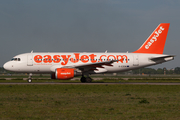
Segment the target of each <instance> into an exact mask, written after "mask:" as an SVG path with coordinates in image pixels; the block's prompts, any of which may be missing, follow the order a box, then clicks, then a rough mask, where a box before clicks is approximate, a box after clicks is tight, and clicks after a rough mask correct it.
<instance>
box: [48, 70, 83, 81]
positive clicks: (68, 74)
mask: <svg viewBox="0 0 180 120" xmlns="http://www.w3.org/2000/svg"><path fill="white" fill-rule="evenodd" d="M81 75H82V73H81V72H77V71H76V70H75V69H73V68H57V69H56V71H55V73H52V74H51V79H59V80H67V79H72V78H74V77H75V76H81Z"/></svg>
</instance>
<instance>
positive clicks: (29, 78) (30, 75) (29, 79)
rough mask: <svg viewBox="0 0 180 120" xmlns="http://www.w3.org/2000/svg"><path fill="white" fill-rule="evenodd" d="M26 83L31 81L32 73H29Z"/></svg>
mask: <svg viewBox="0 0 180 120" xmlns="http://www.w3.org/2000/svg"><path fill="white" fill-rule="evenodd" d="M27 81H28V83H31V82H32V73H29V77H28V80H27Z"/></svg>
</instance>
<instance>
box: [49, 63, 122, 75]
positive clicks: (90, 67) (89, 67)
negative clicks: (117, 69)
mask: <svg viewBox="0 0 180 120" xmlns="http://www.w3.org/2000/svg"><path fill="white" fill-rule="evenodd" d="M117 61H119V60H110V61H103V62H96V63H82V64H77V65H71V66H64V67H60V66H59V65H55V66H53V67H51V71H52V72H55V69H56V68H76V69H79V70H81V71H82V72H87V71H94V70H97V71H99V72H106V69H104V66H113V65H112V63H114V62H117ZM96 73H98V72H96Z"/></svg>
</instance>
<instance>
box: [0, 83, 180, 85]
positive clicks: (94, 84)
mask: <svg viewBox="0 0 180 120" xmlns="http://www.w3.org/2000/svg"><path fill="white" fill-rule="evenodd" d="M0 85H180V83H120V82H119V83H55V82H54V83H53V82H45V83H0Z"/></svg>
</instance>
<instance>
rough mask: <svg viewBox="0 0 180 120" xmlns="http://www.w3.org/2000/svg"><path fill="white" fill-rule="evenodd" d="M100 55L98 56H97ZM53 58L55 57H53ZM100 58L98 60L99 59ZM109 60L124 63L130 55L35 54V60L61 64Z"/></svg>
mask: <svg viewBox="0 0 180 120" xmlns="http://www.w3.org/2000/svg"><path fill="white" fill-rule="evenodd" d="M96 57H98V58H99V60H98V58H96ZM52 58H53V59H52ZM97 60H98V61H97ZM109 60H118V61H117V63H118V62H119V61H120V62H121V63H123V62H124V61H125V62H126V63H128V57H127V55H100V56H97V55H96V54H90V55H80V53H74V56H71V55H53V56H51V55H44V56H41V55H36V56H34V61H35V62H36V63H60V62H61V61H62V62H61V65H63V66H64V65H67V64H68V62H69V61H70V62H72V63H77V62H79V61H81V62H83V63H87V62H89V61H90V62H91V63H96V62H103V61H109Z"/></svg>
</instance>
